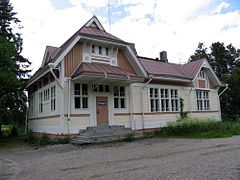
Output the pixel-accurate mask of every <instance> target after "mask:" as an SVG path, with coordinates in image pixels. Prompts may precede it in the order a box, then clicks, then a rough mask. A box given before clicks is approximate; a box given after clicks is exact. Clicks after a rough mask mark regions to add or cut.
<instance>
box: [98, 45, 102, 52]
mask: <svg viewBox="0 0 240 180" xmlns="http://www.w3.org/2000/svg"><path fill="white" fill-rule="evenodd" d="M98 54H102V46H99V47H98Z"/></svg>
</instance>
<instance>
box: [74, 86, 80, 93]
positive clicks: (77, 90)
mask: <svg viewBox="0 0 240 180" xmlns="http://www.w3.org/2000/svg"><path fill="white" fill-rule="evenodd" d="M74 94H75V95H80V84H74Z"/></svg>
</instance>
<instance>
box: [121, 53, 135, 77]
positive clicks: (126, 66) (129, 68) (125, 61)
mask: <svg viewBox="0 0 240 180" xmlns="http://www.w3.org/2000/svg"><path fill="white" fill-rule="evenodd" d="M117 61H118V66H119V67H121V68H123V69H125V70H126V71H127V72H129V73H132V74H136V72H135V71H134V69H133V67H132V65H131V64H130V63H129V61H128V59H127V57H126V56H125V55H124V53H123V52H122V50H119V51H118V55H117Z"/></svg>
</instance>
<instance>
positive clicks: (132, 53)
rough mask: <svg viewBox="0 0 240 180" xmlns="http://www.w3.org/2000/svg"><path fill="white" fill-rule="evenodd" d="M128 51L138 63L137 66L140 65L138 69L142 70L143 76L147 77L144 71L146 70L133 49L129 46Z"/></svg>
mask: <svg viewBox="0 0 240 180" xmlns="http://www.w3.org/2000/svg"><path fill="white" fill-rule="evenodd" d="M126 48H127V50H128V51H129V52H130V55H131V56H132V57H133V59H134V61H135V62H136V64H137V65H138V67H139V68H140V70H141V72H142V74H143V75H144V77H147V73H146V71H145V70H144V68H143V67H142V65H141V64H140V62H139V60H138V59H137V57H136V55H135V54H134V52H133V51H132V49H131V48H130V46H129V45H127V46H126Z"/></svg>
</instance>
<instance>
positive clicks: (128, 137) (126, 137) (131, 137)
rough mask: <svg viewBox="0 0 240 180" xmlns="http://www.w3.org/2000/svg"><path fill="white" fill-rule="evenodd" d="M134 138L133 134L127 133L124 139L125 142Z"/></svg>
mask: <svg viewBox="0 0 240 180" xmlns="http://www.w3.org/2000/svg"><path fill="white" fill-rule="evenodd" d="M133 140H134V134H133V133H129V134H127V135H126V136H125V138H124V141H126V142H132V141H133Z"/></svg>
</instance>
